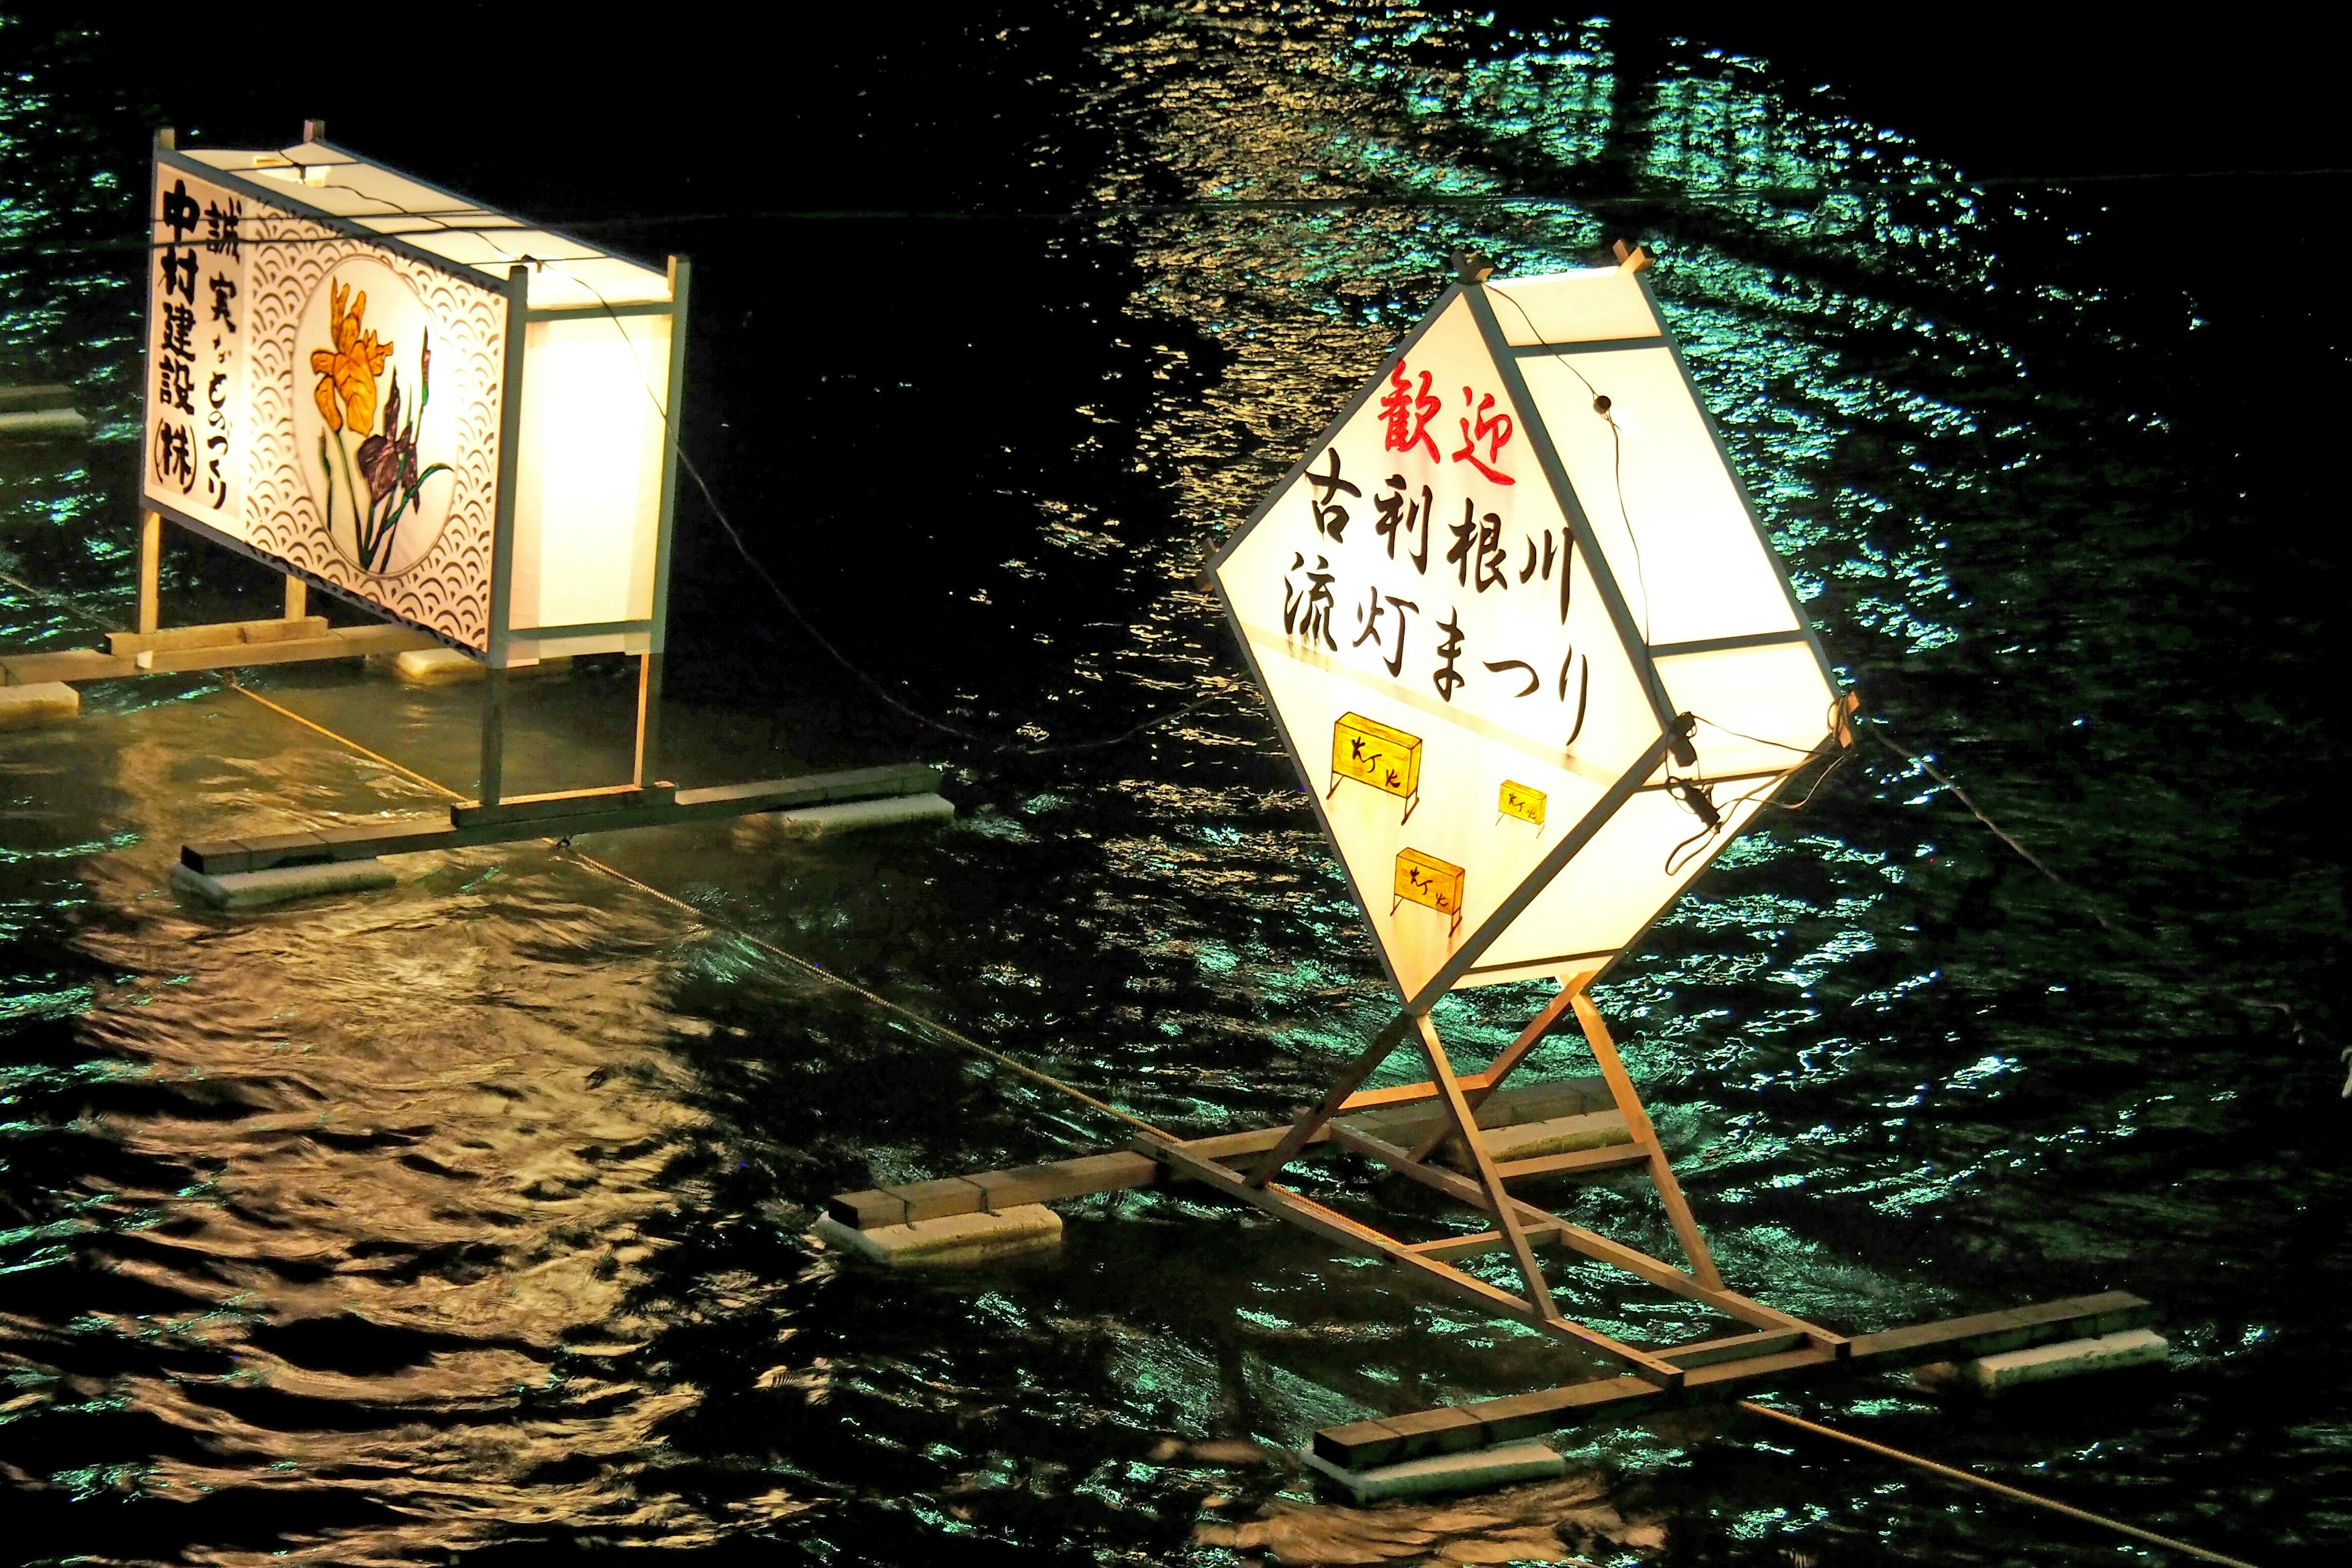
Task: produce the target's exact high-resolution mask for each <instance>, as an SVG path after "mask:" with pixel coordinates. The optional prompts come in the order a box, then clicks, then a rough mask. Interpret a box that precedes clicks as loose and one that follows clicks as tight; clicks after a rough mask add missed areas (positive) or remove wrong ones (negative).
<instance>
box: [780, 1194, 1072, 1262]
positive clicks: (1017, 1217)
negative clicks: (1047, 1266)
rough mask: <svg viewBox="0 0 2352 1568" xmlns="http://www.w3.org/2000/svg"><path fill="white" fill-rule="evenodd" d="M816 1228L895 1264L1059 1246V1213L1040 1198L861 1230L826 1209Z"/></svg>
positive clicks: (846, 1246) (839, 1243)
mask: <svg viewBox="0 0 2352 1568" xmlns="http://www.w3.org/2000/svg"><path fill="white" fill-rule="evenodd" d="M816 1233H817V1235H819V1236H821V1237H824V1239H825V1240H826V1241H827V1242H829V1243H831V1244H832V1245H833V1246H835V1247H840V1248H841V1249H842V1250H844V1251H845V1252H855V1253H856V1254H857V1255H858V1256H859V1257H861V1258H870V1259H872V1260H873V1261H874V1262H877V1263H887V1264H889V1265H890V1266H892V1267H893V1268H915V1267H923V1268H952V1267H955V1266H958V1265H962V1264H971V1263H979V1262H982V1261H986V1260H990V1259H993V1258H1003V1257H1006V1256H1009V1255H1011V1254H1013V1253H1020V1252H1036V1251H1042V1250H1044V1249H1045V1248H1048V1247H1059V1246H1060V1245H1061V1244H1062V1216H1061V1215H1057V1214H1055V1212H1054V1211H1053V1210H1052V1209H1049V1208H1047V1207H1046V1206H1045V1205H1044V1204H1019V1205H1014V1206H1013V1207H1012V1208H1008V1209H1005V1210H1003V1211H1002V1212H1000V1213H997V1214H958V1215H948V1216H947V1217H946V1218H944V1219H919V1220H917V1221H915V1223H914V1224H912V1225H877V1226H875V1227H874V1228H873V1229H872V1230H859V1229H858V1228H857V1227H856V1226H847V1225H844V1224H842V1223H841V1222H840V1221H839V1220H837V1219H835V1218H834V1217H833V1216H832V1215H824V1217H822V1218H820V1219H819V1220H818V1221H817V1222H816Z"/></svg>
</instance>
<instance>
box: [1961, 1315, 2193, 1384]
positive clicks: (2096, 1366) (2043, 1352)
mask: <svg viewBox="0 0 2352 1568" xmlns="http://www.w3.org/2000/svg"><path fill="white" fill-rule="evenodd" d="M2171 1349H2172V1347H2171V1345H2170V1343H2169V1342H2167V1341H2166V1339H2165V1337H2164V1336H2163V1335H2162V1334H2159V1333H2158V1332H2157V1331H2154V1330H2153V1329H2129V1330H2126V1331H2124V1332H2122V1333H2120V1334H2102V1335H2100V1336H2099V1337H2098V1338H2096V1339H2091V1340H2062V1341H2060V1342H2058V1343H2056V1344H2052V1345H2035V1346H2034V1347H2033V1348H2032V1349H2031V1350H2021V1351H2003V1352H2000V1354H1999V1355H1989V1356H1979V1357H1978V1358H1977V1359H1976V1360H1974V1361H1964V1362H1958V1363H1953V1362H1948V1361H1945V1362H1937V1363H1933V1364H1931V1365H1927V1366H1923V1367H1921V1368H1919V1369H1918V1371H1917V1372H1916V1373H1915V1374H1914V1376H1916V1379H1917V1380H1918V1381H1919V1382H1920V1383H1921V1384H1926V1385H1927V1386H1928V1387H1930V1388H1936V1387H1946V1386H1953V1385H1957V1386H1959V1387H1962V1388H1969V1389H1974V1390H1975V1391H1976V1392H1978V1393H1979V1394H1999V1393H2000V1391H2001V1390H2003V1389H2005V1388H2017V1387H2021V1386H2022V1385H2023V1384H2029V1383H2048V1382H2050V1381H2051V1380H2052V1379H2053V1378H2060V1377H2081V1376H2083V1375H2084V1374H2085V1373H2094V1372H2115V1371H2117V1370H2119V1369H2121V1368H2123V1367H2127V1366H2150V1365H2154V1364H2156V1363H2160V1362H2162V1361H2163V1360H2164V1359H2165V1357H2166V1355H2167V1354H2168V1353H2169V1352H2170V1351H2171Z"/></svg>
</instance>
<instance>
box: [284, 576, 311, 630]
mask: <svg viewBox="0 0 2352 1568" xmlns="http://www.w3.org/2000/svg"><path fill="white" fill-rule="evenodd" d="M309 615H310V584H308V583H305V582H304V581H302V579H301V578H299V577H297V576H296V575H294V574H293V573H291V572H289V573H288V574H286V618H287V619H288V620H289V621H299V620H302V619H304V618H306V617H307V616H309Z"/></svg>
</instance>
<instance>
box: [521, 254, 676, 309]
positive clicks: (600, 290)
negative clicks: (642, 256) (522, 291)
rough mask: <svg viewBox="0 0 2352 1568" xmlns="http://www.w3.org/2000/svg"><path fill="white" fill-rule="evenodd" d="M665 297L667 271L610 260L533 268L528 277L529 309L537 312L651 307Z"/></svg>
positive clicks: (599, 259) (564, 263)
mask: <svg viewBox="0 0 2352 1568" xmlns="http://www.w3.org/2000/svg"><path fill="white" fill-rule="evenodd" d="M668 298H669V275H668V274H667V272H656V271H653V270H652V269H651V268H644V267H639V266H637V265H636V264H635V262H629V261H622V260H618V259H616V258H612V257H599V258H595V259H593V260H587V261H566V262H562V263H559V264H557V265H554V266H550V267H541V268H533V269H532V271H531V275H530V306H531V309H533V310H580V309H590V308H598V307H602V306H605V305H639V304H652V303H656V302H658V301H661V300H667V299H668Z"/></svg>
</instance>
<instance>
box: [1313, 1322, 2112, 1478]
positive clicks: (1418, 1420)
mask: <svg viewBox="0 0 2352 1568" xmlns="http://www.w3.org/2000/svg"><path fill="white" fill-rule="evenodd" d="M2155 1318H2156V1309H2155V1308H2154V1307H2153V1306H2151V1305H2150V1304H2149V1303H2148V1302H2147V1301H2145V1300H2141V1299H2140V1298H2139V1297H2137V1296H2134V1295H2130V1294H2128V1293H2126V1292H2124V1291H2120V1290H2116V1291H2109V1292H2107V1293H2105V1294H2104V1295H2097V1296H2075V1297H2070V1298H2068V1299H2066V1300H2060V1301H2045V1302H2043V1303H2042V1304H2041V1305H2039V1306H2033V1307H2020V1308H2016V1309H2014V1310H2010V1311H2005V1312H1981V1313H1979V1314H1977V1315H1975V1316H1973V1317H1967V1318H1952V1319H1948V1320H1947V1321H1943V1322H1939V1323H1916V1324H1912V1325H1910V1326H1909V1327H1906V1328H1900V1329H1889V1330H1887V1331H1885V1332H1884V1333H1875V1334H1860V1335H1856V1336H1855V1337H1854V1338H1853V1339H1851V1340H1849V1341H1847V1342H1846V1344H1845V1347H1844V1349H1845V1353H1844V1354H1843V1356H1840V1355H1836V1354H1832V1353H1831V1352H1827V1351H1824V1350H1821V1349H1817V1348H1813V1347H1811V1346H1808V1345H1806V1344H1804V1343H1803V1342H1802V1341H1803V1338H1804V1336H1803V1335H1802V1334H1801V1333H1799V1332H1796V1331H1776V1332H1763V1333H1752V1334H1741V1335H1737V1336H1734V1337H1731V1338H1727V1339H1720V1340H1704V1341H1701V1342H1697V1343H1696V1344H1688V1345H1682V1346H1678V1347H1675V1348H1673V1349H1667V1350H1660V1351H1655V1352H1652V1353H1653V1354H1654V1355H1656V1356H1657V1357H1658V1358H1659V1359H1660V1360H1663V1361H1666V1362H1671V1363H1674V1364H1675V1365H1676V1366H1679V1367H1681V1368H1683V1369H1684V1371H1685V1376H1684V1378H1683V1380H1682V1383H1681V1385H1680V1386H1679V1387H1675V1388H1664V1387H1661V1386H1659V1385H1658V1384H1656V1383H1654V1382H1652V1381H1650V1380H1648V1379H1645V1378H1642V1377H1633V1376H1623V1377H1603V1378H1594V1379H1591V1380H1590V1381H1588V1382H1584V1383H1574V1384H1567V1385H1566V1386H1564V1387H1560V1388H1549V1389H1545V1390H1543V1391H1541V1392H1539V1393H1536V1394H1515V1395H1513V1396H1511V1397H1509V1398H1505V1399H1482V1400H1475V1401H1473V1402H1472V1403H1470V1404H1467V1405H1448V1406H1444V1407H1441V1408H1439V1409H1435V1410H1423V1411H1416V1412H1414V1413H1413V1414H1412V1415H1391V1416H1384V1417H1381V1418H1380V1419H1377V1420H1371V1421H1353V1422H1349V1424H1348V1425H1346V1426H1327V1427H1325V1428H1323V1429H1322V1430H1321V1431H1319V1432H1318V1433H1316V1434H1315V1445H1314V1451H1315V1453H1316V1454H1317V1455H1318V1457H1319V1458H1323V1459H1325V1460H1327V1461H1328V1462H1329V1463H1331V1464H1333V1465H1337V1466H1339V1467H1340V1468H1343V1469H1348V1470H1363V1469H1370V1468H1374V1467H1376V1466H1382V1465H1393V1464H1397V1463H1400V1462H1402V1461H1403V1460H1406V1459H1412V1458H1420V1457H1422V1456H1423V1455H1429V1454H1446V1453H1456V1452H1460V1451H1463V1450H1466V1449H1471V1448H1485V1447H1493V1446H1494V1445H1496V1444H1500V1443H1512V1442H1517V1441H1520V1440H1522V1439H1524V1438H1528V1437H1534V1436H1540V1435H1542V1434H1544V1433H1547V1432H1556V1431H1559V1429H1561V1428H1562V1427H1567V1426H1581V1425H1583V1424H1585V1423H1587V1422H1591V1421H1596V1420H1608V1419H1615V1418H1618V1417H1622V1416H1626V1415H1649V1414H1650V1413H1651V1412H1653V1411H1657V1410H1670V1409H1675V1408H1678V1407H1680V1406H1684V1405H1706V1404H1717V1403H1722V1402H1726V1401H1729V1400H1733V1399H1738V1398H1744V1397H1746V1396H1747V1395H1748V1394H1753V1393H1754V1392H1756V1390H1757V1389H1758V1388H1759V1386H1760V1385H1762V1384H1787V1383H1790V1382H1794V1381H1800V1380H1803V1379H1806V1378H1809V1377H1818V1376H1821V1375H1823V1374H1828V1373H1839V1374H1843V1373H1853V1372H1882V1371H1892V1370H1895V1369H1897V1368H1902V1367H1909V1366H1919V1365H1923V1364H1925V1363H1929V1362H1942V1361H1961V1360H1967V1359H1970V1358H1973V1357H1978V1356H1986V1355H1993V1354H1997V1353H2000V1352H2006V1351H2015V1350H2022V1349H2025V1348H2027V1347H2029V1346H2032V1345H2041V1344H2050V1343H2053V1342H2059V1341H2064V1340H2079V1339H2087V1338H2095V1337H2098V1336H2102V1335H2106V1334H2115V1333H2121V1332H2123V1331H2126V1330H2131V1329H2139V1328H2145V1327H2147V1324H2149V1323H2150V1322H2152V1321H2155Z"/></svg>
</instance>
